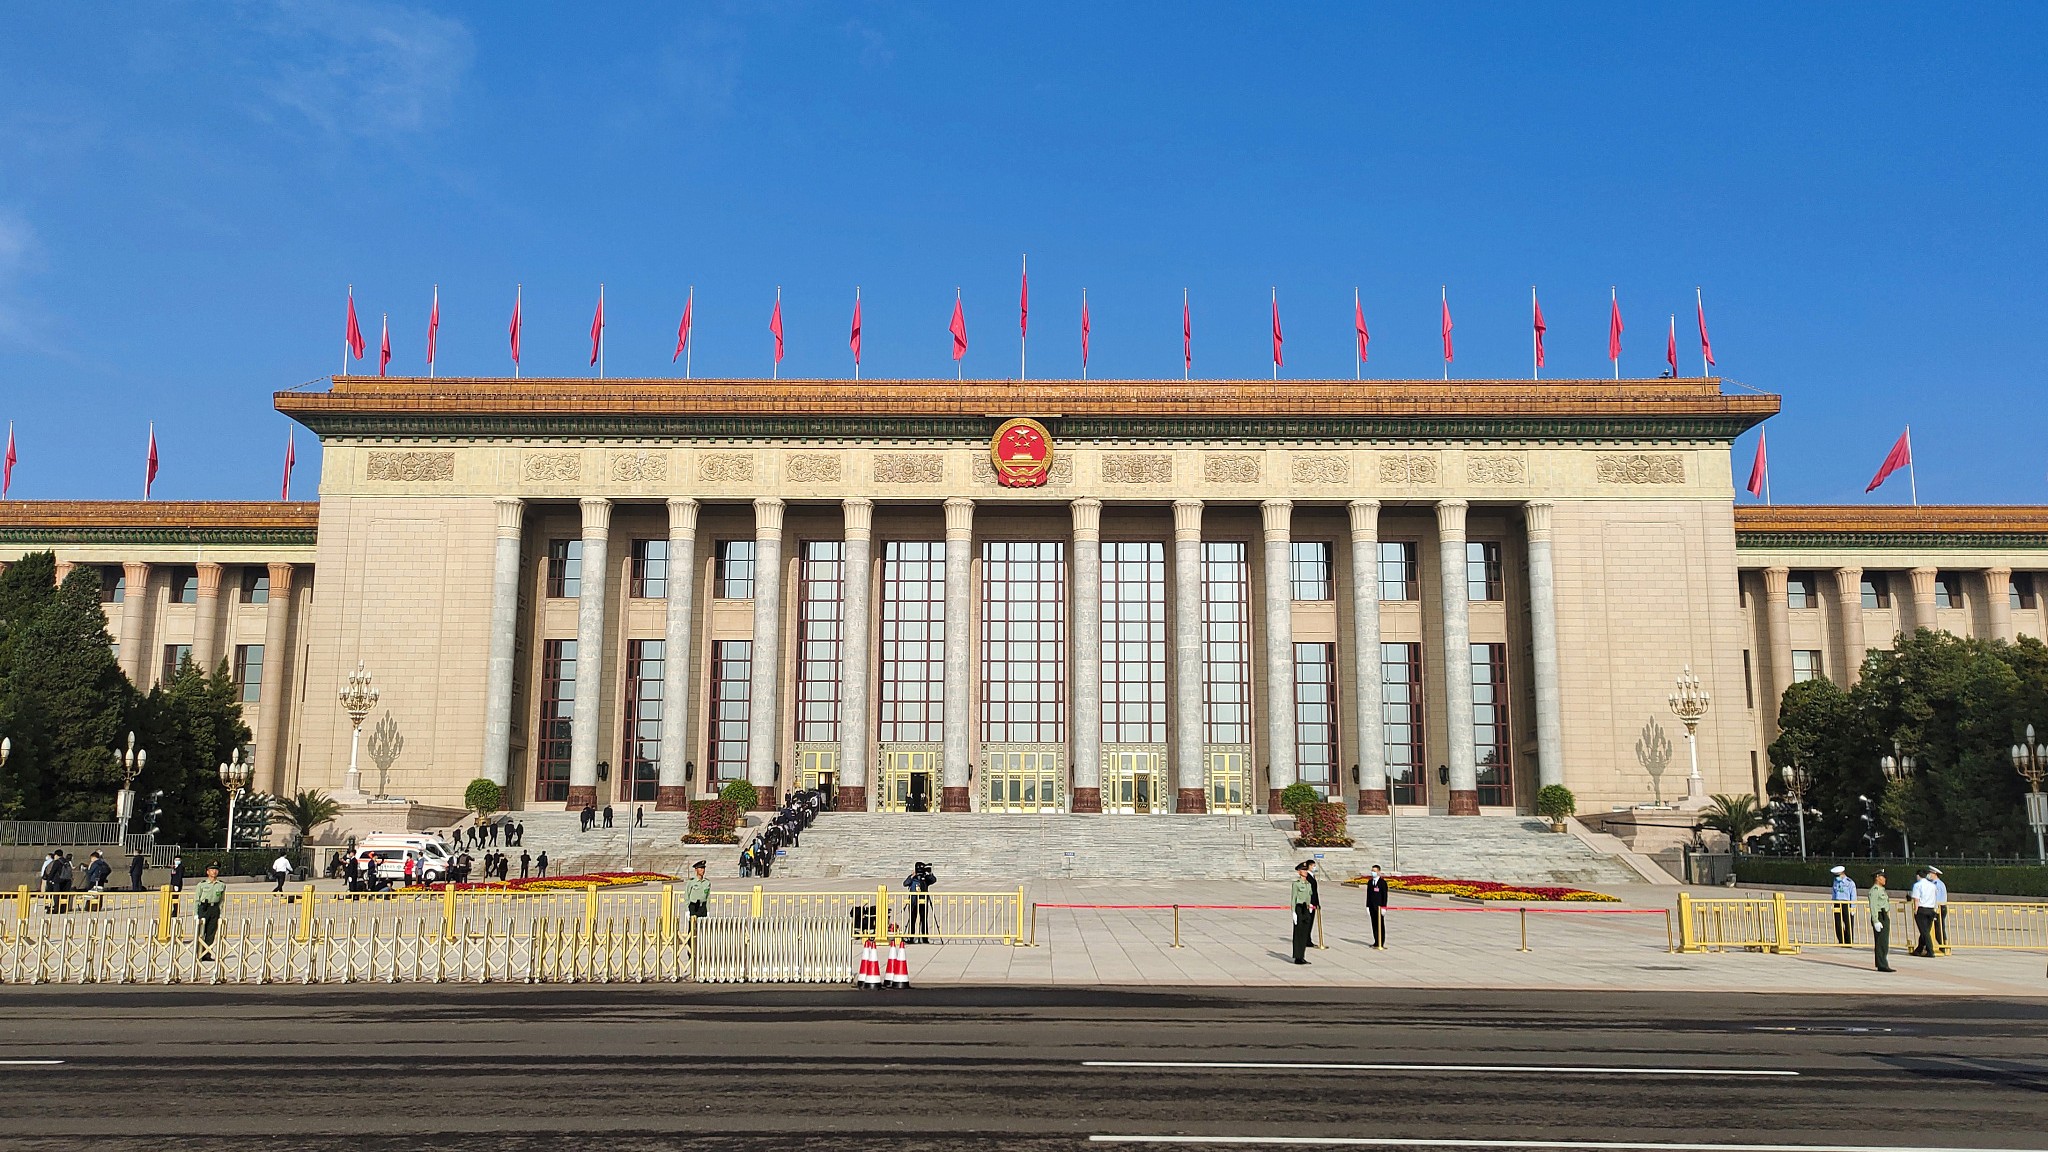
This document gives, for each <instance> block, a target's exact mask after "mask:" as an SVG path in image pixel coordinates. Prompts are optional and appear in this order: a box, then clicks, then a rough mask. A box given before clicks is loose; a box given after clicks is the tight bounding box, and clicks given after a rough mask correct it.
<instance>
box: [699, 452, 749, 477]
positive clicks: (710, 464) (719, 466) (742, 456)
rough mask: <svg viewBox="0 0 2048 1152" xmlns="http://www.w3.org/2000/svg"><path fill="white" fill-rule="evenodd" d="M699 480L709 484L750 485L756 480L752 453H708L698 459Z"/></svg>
mask: <svg viewBox="0 0 2048 1152" xmlns="http://www.w3.org/2000/svg"><path fill="white" fill-rule="evenodd" d="M697 479H699V480H702V481H704V482H705V483H707V484H748V483H751V482H752V481H753V479H754V454H753V453H752V452H706V453H704V454H703V455H701V456H699V457H697Z"/></svg>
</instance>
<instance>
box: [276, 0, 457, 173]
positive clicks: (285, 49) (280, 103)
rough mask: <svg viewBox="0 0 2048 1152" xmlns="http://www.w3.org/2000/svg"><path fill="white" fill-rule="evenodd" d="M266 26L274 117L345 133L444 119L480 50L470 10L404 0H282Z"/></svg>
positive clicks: (430, 124) (397, 129) (390, 131)
mask: <svg viewBox="0 0 2048 1152" xmlns="http://www.w3.org/2000/svg"><path fill="white" fill-rule="evenodd" d="M257 27H258V28H259V29H260V31H261V32H262V33H263V35H264V38H265V40H266V51H265V55H267V56H269V57H271V66H270V68H269V69H268V73H269V74H268V76H267V77H266V78H265V79H264V80H263V81H262V82H261V84H260V91H261V92H262V93H263V95H264V97H265V98H266V102H267V108H266V112H267V113H268V114H269V115H270V118H272V119H280V118H281V117H280V116H279V115H278V114H279V113H282V114H283V116H284V117H290V116H297V117H300V118H303V119H304V120H305V121H306V122H308V123H310V124H312V125H314V126H315V127H317V128H319V129H321V130H322V131H324V132H326V133H328V134H330V135H332V136H336V137H345V138H356V139H382V138H390V137H398V136H411V135H416V134H418V133H421V132H425V131H429V130H431V129H434V128H437V127H439V126H440V125H441V124H443V123H446V122H447V121H448V120H449V118H450V117H451V115H452V111H453V107H454V104H455V100H456V96H457V93H458V92H459V91H460V89H461V87H462V84H463V81H464V79H465V78H466V77H467V75H468V73H469V70H470V66H471V64H472V63H473V62H474V60H475V58H476V42H475V38H474V37H473V36H471V34H470V31H469V29H468V27H467V26H466V25H464V24H463V23H462V22H461V21H460V20H456V19H452V18H450V17H446V16H441V15H438V14H436V13H433V12H428V11H425V10H423V9H418V8H408V7H405V6H402V5H398V4H385V3H373V2H353V3H321V2H315V0H273V2H272V3H270V4H268V5H266V6H265V15H264V16H263V18H261V19H260V20H259V21H257Z"/></svg>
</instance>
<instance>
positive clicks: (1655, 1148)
mask: <svg viewBox="0 0 2048 1152" xmlns="http://www.w3.org/2000/svg"><path fill="white" fill-rule="evenodd" d="M1088 1141H1089V1143H1091V1144H1208V1145H1224V1146H1229V1145H1242V1146H1264V1147H1287V1146H1292V1147H1297V1148H1519V1149H1540V1150H1543V1152H2044V1150H2042V1149H2015V1148H1938V1147H1915V1146H1912V1145H1893V1144H1679V1143H1664V1142H1659V1141H1655V1140H1636V1141H1630V1140H1422V1139H1400V1138H1396V1137H1385V1138H1381V1139H1374V1138H1372V1137H1367V1136H1090V1137H1089V1138H1088Z"/></svg>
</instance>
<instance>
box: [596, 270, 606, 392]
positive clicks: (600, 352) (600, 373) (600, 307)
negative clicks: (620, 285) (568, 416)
mask: <svg viewBox="0 0 2048 1152" xmlns="http://www.w3.org/2000/svg"><path fill="white" fill-rule="evenodd" d="M597 378H598V379H599V380H602V379H604V281H602V280H599V281H598V282H597Z"/></svg>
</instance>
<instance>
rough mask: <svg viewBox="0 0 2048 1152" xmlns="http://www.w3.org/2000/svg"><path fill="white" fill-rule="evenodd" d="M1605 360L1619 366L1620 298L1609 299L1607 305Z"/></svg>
mask: <svg viewBox="0 0 2048 1152" xmlns="http://www.w3.org/2000/svg"><path fill="white" fill-rule="evenodd" d="M1607 358H1608V359H1609V360H1612V361H1614V362H1615V364H1616V366H1617V367H1619V366H1620V362H1621V297H1619V296H1615V297H1611V298H1610V299H1609V301H1608V305H1607Z"/></svg>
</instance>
